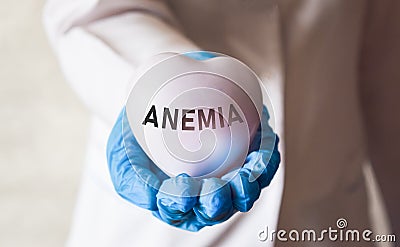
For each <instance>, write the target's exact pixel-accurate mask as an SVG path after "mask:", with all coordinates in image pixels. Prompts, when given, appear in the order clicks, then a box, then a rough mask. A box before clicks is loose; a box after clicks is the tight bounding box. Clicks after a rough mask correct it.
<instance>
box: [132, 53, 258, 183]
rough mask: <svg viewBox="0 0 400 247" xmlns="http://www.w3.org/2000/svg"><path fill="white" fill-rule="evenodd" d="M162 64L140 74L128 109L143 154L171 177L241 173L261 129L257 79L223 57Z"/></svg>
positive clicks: (167, 59)
mask: <svg viewBox="0 0 400 247" xmlns="http://www.w3.org/2000/svg"><path fill="white" fill-rule="evenodd" d="M160 58H161V59H160V61H159V62H158V63H156V64H155V65H153V66H149V65H147V66H144V68H142V70H141V71H142V73H141V75H140V77H139V78H137V79H136V80H135V82H134V83H135V84H134V86H133V88H132V91H131V93H130V95H129V98H128V100H127V103H126V113H127V118H128V122H129V125H130V127H131V130H132V131H133V133H134V135H135V137H136V139H137V141H138V143H139V144H140V146H141V147H142V149H143V150H144V152H145V153H146V154H147V155H148V156H149V157H150V158H151V159H152V161H153V162H154V163H155V164H156V165H157V166H158V167H159V168H160V169H161V170H163V171H164V172H165V173H166V174H168V175H169V176H176V175H178V174H181V173H186V174H188V175H190V176H193V177H199V178H206V177H221V176H223V175H224V174H226V173H228V172H229V171H231V170H234V169H236V168H239V167H241V166H242V165H243V163H244V161H245V158H246V156H247V153H248V149H249V145H250V143H251V140H252V139H253V137H254V135H255V133H256V131H257V128H258V126H259V124H260V116H261V111H262V93H261V89H260V84H259V80H258V78H257V77H256V76H255V74H254V73H253V72H252V71H251V70H250V69H249V68H248V67H247V66H245V65H244V64H243V63H241V62H240V61H238V60H237V59H234V58H232V57H228V56H224V55H223V56H221V55H219V56H218V57H215V58H211V59H207V60H202V61H198V60H194V59H192V58H189V57H187V56H185V55H182V54H176V55H175V54H164V55H163V56H160ZM153 63H154V61H153Z"/></svg>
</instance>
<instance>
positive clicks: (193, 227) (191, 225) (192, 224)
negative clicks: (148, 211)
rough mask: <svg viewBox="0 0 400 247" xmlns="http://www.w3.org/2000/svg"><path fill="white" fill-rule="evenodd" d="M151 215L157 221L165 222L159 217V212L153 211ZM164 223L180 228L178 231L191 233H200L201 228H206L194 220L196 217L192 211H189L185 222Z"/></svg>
mask: <svg viewBox="0 0 400 247" xmlns="http://www.w3.org/2000/svg"><path fill="white" fill-rule="evenodd" d="M152 214H153V216H155V217H156V218H158V219H159V220H161V221H163V222H166V221H165V218H163V217H161V214H160V211H159V210H157V211H153V212H152ZM166 223H167V224H169V225H172V226H174V227H177V228H180V229H183V230H186V231H191V232H198V231H200V229H202V228H203V227H205V226H206V225H204V224H202V223H200V222H198V221H197V220H196V215H195V214H194V213H193V211H190V214H189V216H188V217H187V219H186V220H177V221H171V222H166Z"/></svg>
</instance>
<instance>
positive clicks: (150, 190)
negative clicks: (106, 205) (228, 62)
mask: <svg viewBox="0 0 400 247" xmlns="http://www.w3.org/2000/svg"><path fill="white" fill-rule="evenodd" d="M189 56H190V57H192V58H194V59H197V60H205V59H208V58H211V57H214V55H213V54H210V53H204V52H199V53H195V55H193V53H191V54H190V55H189ZM268 119H269V114H268V111H267V109H266V107H264V108H263V114H262V119H261V124H260V127H259V129H258V131H257V133H256V136H255V138H254V140H253V142H252V143H251V146H250V149H249V154H248V156H247V158H246V160H245V164H244V165H243V167H242V168H240V169H239V170H235V171H232V172H230V173H228V174H226V175H225V176H223V177H222V178H207V179H202V180H199V179H196V178H192V177H190V176H188V175H187V174H180V175H178V176H176V177H173V178H170V177H169V176H167V175H166V174H165V173H163V172H162V171H161V170H160V169H159V168H158V167H157V166H156V165H155V164H154V163H153V162H152V161H151V160H150V159H149V158H148V156H147V155H146V154H145V152H144V151H143V150H142V148H141V147H140V145H139V144H138V143H137V141H136V139H135V137H134V135H133V133H132V131H131V130H130V127H129V123H128V120H127V117H126V112H125V108H123V110H122V112H121V114H120V115H119V117H118V119H117V122H116V123H115V125H114V128H113V130H112V132H111V134H110V137H109V140H108V144H107V160H108V166H109V170H110V175H111V179H112V182H113V184H114V187H115V189H116V191H117V193H118V194H119V195H120V196H121V197H123V198H124V199H126V200H127V201H129V202H131V203H133V204H135V205H137V206H139V207H142V208H145V209H148V210H151V211H152V213H153V215H154V216H156V217H157V218H159V219H161V220H162V221H164V222H166V223H168V224H170V225H173V226H175V227H179V228H181V229H184V230H188V231H199V230H200V229H201V228H203V227H204V226H211V225H215V224H217V223H221V222H223V221H226V220H227V219H229V218H230V217H231V216H232V215H233V214H234V213H235V212H237V211H241V212H247V211H248V210H250V209H251V207H252V206H253V204H254V202H255V201H256V200H257V199H258V197H259V196H260V192H261V189H262V188H264V187H266V186H268V185H269V184H270V182H271V180H272V178H273V176H274V175H275V173H276V171H277V169H278V166H279V163H280V154H279V151H278V148H277V146H278V141H279V139H278V136H277V135H276V134H275V133H274V132H273V130H272V129H271V127H270V126H269V125H268ZM261 126H262V128H261ZM271 149H272V150H271ZM129 157H131V158H129Z"/></svg>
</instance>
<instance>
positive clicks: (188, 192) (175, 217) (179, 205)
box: [157, 174, 200, 223]
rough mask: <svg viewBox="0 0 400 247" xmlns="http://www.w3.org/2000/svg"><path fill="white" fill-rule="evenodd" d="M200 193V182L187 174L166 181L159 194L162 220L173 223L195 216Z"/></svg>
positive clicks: (158, 202) (158, 204)
mask: <svg viewBox="0 0 400 247" xmlns="http://www.w3.org/2000/svg"><path fill="white" fill-rule="evenodd" d="M199 191H200V182H199V181H197V180H196V179H194V178H192V177H190V176H188V175H187V174H180V175H178V176H177V177H174V178H170V179H167V180H164V182H163V183H162V184H161V186H160V189H159V192H158V194H157V206H158V209H159V213H160V216H161V218H162V219H163V220H164V221H166V222H167V223H173V222H174V221H182V220H185V219H188V218H190V216H193V211H192V209H193V207H194V205H195V204H196V203H197V197H198V194H199ZM175 223H177V222H175Z"/></svg>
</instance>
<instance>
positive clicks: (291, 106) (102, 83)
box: [44, 0, 400, 246]
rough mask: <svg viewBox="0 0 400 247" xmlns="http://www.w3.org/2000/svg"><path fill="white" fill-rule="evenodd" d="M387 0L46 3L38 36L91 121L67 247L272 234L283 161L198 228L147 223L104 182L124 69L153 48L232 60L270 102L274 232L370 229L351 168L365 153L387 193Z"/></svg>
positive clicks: (239, 240) (203, 242)
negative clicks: (238, 202) (253, 192)
mask: <svg viewBox="0 0 400 247" xmlns="http://www.w3.org/2000/svg"><path fill="white" fill-rule="evenodd" d="M395 2H396V1H391V0H382V1H376V2H367V1H362V0H354V1H347V0H337V1H322V0H320V1H318V0H280V1H275V0H247V1H244V0H229V1H228V0H227V1H215V0H202V1H199V0H171V1H145V0H68V1H67V0H50V1H49V2H48V4H47V5H46V8H45V14H44V23H45V26H46V30H47V33H48V36H49V39H50V41H51V44H52V46H53V47H54V50H55V52H56V54H57V56H58V57H59V61H60V64H61V67H62V70H63V72H64V74H65V76H66V78H67V80H68V81H69V82H70V83H71V85H72V87H73V88H74V89H75V90H76V92H77V93H78V94H79V95H80V96H81V98H82V100H83V101H84V102H85V104H86V105H87V106H88V108H89V109H90V110H91V112H92V113H93V114H92V116H93V117H92V126H91V132H90V138H89V143H88V156H87V166H86V169H85V172H84V175H83V179H82V186H81V190H80V193H79V198H78V202H77V206H76V212H75V217H74V223H73V226H72V228H71V233H70V237H69V240H68V246H160V245H161V246H187V245H190V246H210V245H218V246H256V245H260V244H263V245H264V246H265V245H267V246H268V245H271V242H269V241H267V242H265V243H261V242H259V241H258V238H257V234H258V232H259V231H260V230H262V229H264V228H265V227H266V226H268V227H269V229H276V224H277V220H278V215H279V207H280V204H281V194H282V187H283V165H281V168H280V169H279V171H278V173H277V175H276V177H275V178H274V180H273V182H272V184H271V185H270V186H269V187H268V188H266V189H265V190H264V191H263V192H262V195H261V198H260V199H259V200H258V201H257V202H256V204H255V205H254V207H253V209H252V210H250V212H248V213H244V214H243V213H239V214H236V215H235V216H234V217H233V218H232V219H230V220H228V221H227V222H225V223H223V224H220V225H217V226H214V227H208V228H206V229H204V230H202V231H200V232H199V233H189V232H185V231H182V230H179V229H175V228H173V227H170V226H168V225H166V224H164V223H162V222H160V221H159V220H157V219H155V218H154V217H152V216H151V215H150V213H149V212H147V211H145V210H142V209H140V208H138V207H136V206H134V205H130V204H129V203H127V202H125V201H124V200H123V199H121V198H119V197H118V196H117V194H116V193H115V192H114V189H113V187H112V184H111V181H110V177H109V174H108V170H107V164H106V159H105V145H106V141H107V138H108V134H109V132H110V129H111V127H112V125H113V123H114V121H115V119H116V117H117V115H118V113H119V111H120V110H121V107H122V106H123V104H124V101H125V99H126V96H127V94H128V92H129V89H130V79H131V78H132V77H133V76H134V75H135V73H136V68H137V67H138V66H139V65H140V64H141V63H143V61H145V60H146V59H148V58H149V57H151V56H152V55H155V54H157V53H160V52H166V51H172V52H184V51H190V50H199V49H200V50H213V51H217V52H222V53H226V54H228V55H231V56H234V57H237V58H239V59H240V60H242V61H244V62H245V63H247V64H248V65H249V66H250V67H251V68H253V69H254V70H255V71H256V73H257V74H258V75H259V76H260V77H261V79H262V80H263V82H264V85H265V86H266V88H267V90H268V91H269V93H270V96H271V100H272V104H273V107H274V116H275V130H276V131H277V132H278V134H279V135H280V136H281V140H282V142H281V143H280V149H281V150H282V151H283V157H284V161H285V165H286V167H285V178H286V179H285V193H284V196H283V204H282V208H281V213H280V217H279V229H286V230H290V229H305V228H307V229H310V228H314V229H315V230H318V229H322V228H326V227H328V226H335V223H336V220H337V219H338V218H342V217H343V218H346V219H347V220H348V222H349V224H350V225H351V226H352V227H353V228H355V229H365V228H370V225H369V218H368V204H367V196H366V190H365V184H364V177H363V174H362V166H363V164H364V163H365V162H366V161H368V160H369V159H370V158H371V157H370V155H369V154H371V155H372V161H373V165H374V164H375V163H376V164H378V165H376V168H378V167H385V169H386V171H390V172H387V175H386V178H387V179H388V183H389V184H390V182H391V181H394V179H393V178H394V175H393V173H392V172H391V171H393V167H394V166H393V165H394V164H399V163H400V158H399V155H398V152H397V151H396V149H395V148H393V144H396V143H397V144H399V140H400V136H399V135H400V134H399V132H396V128H395V126H400V120H399V119H400V118H395V119H393V120H392V121H388V122H385V121H377V120H376V118H374V116H375V115H377V116H379V118H378V119H385V118H387V117H388V116H390V117H393V116H395V115H396V116H397V115H398V114H395V113H394V112H393V108H391V107H386V106H387V105H388V103H389V104H391V106H393V103H394V102H396V103H398V98H399V97H398V96H396V95H397V94H396V93H395V92H399V90H398V89H399V86H397V85H398V83H397V84H396V83H395V82H396V80H397V79H396V78H399V77H400V76H399V72H398V71H399V70H398V69H395V68H396V66H395V64H398V63H396V61H397V60H396V59H393V58H389V59H387V58H386V57H385V56H382V54H386V56H390V53H394V54H397V55H400V48H399V46H398V45H397V46H396V44H398V43H400V42H396V40H397V41H399V36H395V35H393V34H392V33H390V32H387V30H389V29H390V28H392V29H393V25H391V23H396V20H398V16H399V15H395V14H393V13H394V12H393V11H398V10H399V9H400V7H399V4H392V5H393V6H392V8H391V7H390V6H391V5H390V4H389V3H395ZM381 3H382V4H381ZM394 5H396V6H394ZM388 6H389V7H388ZM393 9H396V10H393ZM390 11H392V12H390ZM398 12H400V11H398ZM385 13H386V14H392V17H393V18H392V21H391V22H385V21H384V20H385V19H384V17H385ZM396 16H397V17H396ZM396 18H397V19H396ZM397 22H398V21H397ZM385 27H387V28H386V29H385ZM377 35H378V36H377ZM379 35H381V36H382V37H389V38H388V39H387V40H384V39H379V40H377V39H376V38H375V37H379ZM385 42H386V43H385ZM376 44H380V45H381V47H380V49H381V50H379V51H378V52H377V49H373V48H374V47H375V46H376ZM388 47H392V48H393V47H395V49H389V48H388ZM398 57H400V56H398ZM360 61H361V62H360ZM382 63H384V64H385V65H386V66H380V65H381V64H382ZM361 72H362V73H361ZM382 76H383V77H384V78H385V80H384V81H382V82H381V84H380V86H379V87H377V86H376V84H375V83H374V82H375V81H376V79H379V78H380V77H382ZM360 89H363V90H360ZM394 89H396V90H394ZM371 90H373V92H374V94H373V95H374V97H370V94H371ZM360 98H361V100H360ZM283 103H284V104H283ZM382 106H383V107H384V110H382V109H379V110H377V109H378V108H377V107H382ZM394 108H396V107H394ZM363 113H365V116H366V119H368V120H371V121H369V122H367V124H365V122H364V119H365V118H364V117H363ZM387 126H389V127H394V128H384V127H387ZM283 130H284V131H285V132H283ZM376 130H379V131H380V132H379V134H378V133H377V132H376ZM393 130H394V131H393ZM366 140H368V141H366ZM386 140H390V141H386ZM375 143H379V145H375ZM397 146H398V145H397ZM382 161H385V162H382ZM396 162H397V163H396ZM378 174H379V173H378ZM388 187H390V186H388ZM393 205H395V204H392V206H393ZM280 244H283V243H280ZM299 244H301V245H303V246H309V245H311V246H315V245H317V244H318V243H313V242H311V243H310V242H302V243H299ZM321 244H322V243H321ZM329 244H334V243H323V246H328V245H329ZM341 244H343V245H345V244H350V245H351V244H352V243H341ZM289 246H290V243H289Z"/></svg>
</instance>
